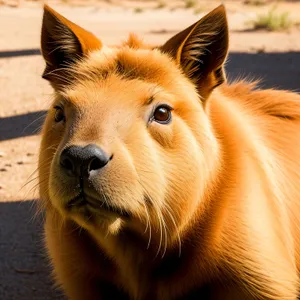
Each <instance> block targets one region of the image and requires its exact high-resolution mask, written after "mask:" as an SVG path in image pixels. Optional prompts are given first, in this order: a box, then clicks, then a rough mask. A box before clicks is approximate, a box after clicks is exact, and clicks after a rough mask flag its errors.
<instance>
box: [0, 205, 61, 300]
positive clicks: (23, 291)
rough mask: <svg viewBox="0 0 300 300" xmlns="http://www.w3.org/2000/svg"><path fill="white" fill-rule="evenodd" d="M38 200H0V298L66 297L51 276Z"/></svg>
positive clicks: (48, 299)
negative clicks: (43, 241) (46, 257)
mask: <svg viewBox="0 0 300 300" xmlns="http://www.w3.org/2000/svg"><path fill="white" fill-rule="evenodd" d="M34 210H35V204H34V201H24V202H19V201H18V202H0V238H1V241H0V253H1V255H0V274H1V280H0V299H1V300H62V299H64V298H63V297H62V295H61V294H60V292H58V291H55V290H54V288H53V286H52V282H51V280H50V276H49V273H50V272H49V268H48V266H47V261H46V259H45V258H44V253H43V246H42V219H41V217H40V218H36V219H35V220H33V215H34Z"/></svg>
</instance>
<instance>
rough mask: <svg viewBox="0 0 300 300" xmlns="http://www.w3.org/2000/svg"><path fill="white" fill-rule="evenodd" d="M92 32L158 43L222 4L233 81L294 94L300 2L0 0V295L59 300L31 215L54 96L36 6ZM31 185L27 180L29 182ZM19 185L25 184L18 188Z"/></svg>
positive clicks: (299, 70) (6, 299)
mask: <svg viewBox="0 0 300 300" xmlns="http://www.w3.org/2000/svg"><path fill="white" fill-rule="evenodd" d="M44 2H47V3H48V4H49V5H50V6H52V7H53V8H54V9H55V10H57V11H58V12H60V13H61V14H63V15H64V16H66V17H67V18H69V19H71V20H72V21H73V22H75V23H78V24H79V25H81V26H83V27H84V28H86V29H88V30H90V31H92V32H93V33H95V34H96V35H97V36H98V37H100V38H101V39H102V41H103V42H104V43H106V44H113V43H118V42H119V41H120V40H124V39H125V38H126V37H127V35H128V33H129V32H130V31H134V32H137V33H139V34H141V35H142V36H143V37H144V39H145V40H147V41H149V42H151V43H163V42H164V41H165V40H166V39H168V38H169V37H171V36H172V35H173V34H175V33H176V32H178V31H180V30H182V29H184V28H185V27H187V26H189V25H191V24H192V23H193V22H195V21H197V20H198V19H199V18H201V17H202V16H203V15H204V14H205V13H207V12H209V11H210V10H212V9H213V8H215V7H216V6H217V5H219V4H220V3H224V4H225V6H226V8H227V13H228V20H229V27H230V36H231V39H230V55H229V59H228V62H227V66H226V70H227V74H228V77H229V79H230V80H233V79H236V78H241V77H243V78H244V77H247V78H250V79H255V78H260V79H262V84H261V85H262V86H263V87H276V88H279V89H290V90H294V91H298V92H299V91H300V1H297V0H294V1H292V0H290V1H267V0H244V1H243V0H241V1H238V0H235V1H234V0H232V1H229V0H228V1H225V0H224V1H214V0H210V1H200V0H199V1H196V0H178V1H177V0H145V1H142V0H140V1H138V0H135V1H131V0H124V1H123V0H106V1H105V0H102V1H101V0H98V1H97V0H53V1H52V0H49V1H26V0H0V299H2V300H14V299H16V300H35V299H39V300H47V299H62V296H61V295H60V293H59V292H55V291H54V289H53V288H52V283H51V281H50V278H49V275H48V272H49V270H48V268H47V262H46V260H45V259H44V258H43V256H42V251H41V241H42V235H41V228H42V222H41V217H38V218H33V215H34V205H33V204H34V200H32V199H37V198H38V193H37V189H36V184H37V180H36V176H37V173H34V171H35V170H36V167H37V159H38V156H37V153H38V148H39V141H40V136H39V134H38V133H39V129H40V126H41V124H42V122H43V119H44V115H45V111H46V109H47V108H48V106H49V105H50V103H51V92H52V91H51V88H50V87H49V84H48V83H47V82H46V81H44V80H42V78H41V74H42V72H43V68H44V62H43V60H42V57H41V55H40V50H39V46H40V30H41V20H42V13H43V11H42V5H43V3H44ZM26 183H27V184H26ZM24 185H25V186H24Z"/></svg>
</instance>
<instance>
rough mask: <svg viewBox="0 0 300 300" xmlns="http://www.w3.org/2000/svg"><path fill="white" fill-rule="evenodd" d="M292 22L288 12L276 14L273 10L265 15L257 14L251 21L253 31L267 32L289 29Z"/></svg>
mask: <svg viewBox="0 0 300 300" xmlns="http://www.w3.org/2000/svg"><path fill="white" fill-rule="evenodd" d="M292 25H293V22H292V20H291V18H290V16H289V13H288V12H278V11H276V9H275V8H272V9H270V10H269V11H268V12H267V13H266V14H259V15H258V16H257V18H256V19H255V20H254V21H253V26H254V29H257V30H259V29H265V30H269V31H278V30H286V29H289V28H291V27H292Z"/></svg>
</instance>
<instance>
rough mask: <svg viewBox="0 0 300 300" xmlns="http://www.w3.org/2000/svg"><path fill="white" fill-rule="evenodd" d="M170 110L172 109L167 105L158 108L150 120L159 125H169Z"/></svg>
mask: <svg viewBox="0 0 300 300" xmlns="http://www.w3.org/2000/svg"><path fill="white" fill-rule="evenodd" d="M171 110H172V108H171V107H170V106H168V105H161V106H158V107H157V108H156V109H155V111H154V113H153V117H152V120H153V121H156V122H158V123H161V124H168V123H170V122H171V119H172V114H171Z"/></svg>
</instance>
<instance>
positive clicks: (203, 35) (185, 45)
mask: <svg viewBox="0 0 300 300" xmlns="http://www.w3.org/2000/svg"><path fill="white" fill-rule="evenodd" d="M159 49H160V50H161V51H162V52H165V53H169V54H170V55H171V56H172V57H173V58H174V59H175V60H176V62H177V63H178V64H179V65H180V67H181V69H182V70H183V71H184V73H185V74H186V75H187V76H188V77H189V78H190V79H191V80H192V81H193V82H194V83H195V84H196V86H197V89H198V91H199V93H200V95H201V96H202V98H204V99H205V98H207V97H208V96H209V94H210V92H211V91H212V90H213V89H214V88H215V87H217V86H218V85H220V84H221V83H223V82H224V81H225V73H224V69H223V64H224V62H225V60H226V57H227V52H228V25H227V19H226V12H225V7H224V6H223V5H220V6H219V7H217V8H216V9H214V10H213V11H212V12H210V13H209V14H208V15H206V16H205V17H203V18H202V19H201V20H200V21H198V22H196V23H195V24H193V25H191V26H190V27H188V28H186V29H185V30H183V31H181V32H179V33H178V34H176V35H175V36H173V37H172V38H171V39H169V40H168V41H167V42H166V43H165V44H164V45H163V46H161V47H160V48H159Z"/></svg>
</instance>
